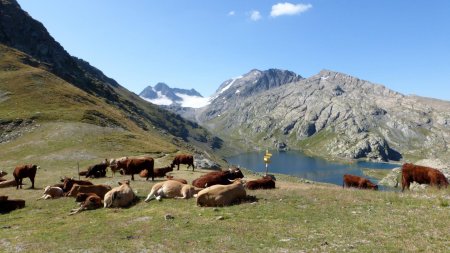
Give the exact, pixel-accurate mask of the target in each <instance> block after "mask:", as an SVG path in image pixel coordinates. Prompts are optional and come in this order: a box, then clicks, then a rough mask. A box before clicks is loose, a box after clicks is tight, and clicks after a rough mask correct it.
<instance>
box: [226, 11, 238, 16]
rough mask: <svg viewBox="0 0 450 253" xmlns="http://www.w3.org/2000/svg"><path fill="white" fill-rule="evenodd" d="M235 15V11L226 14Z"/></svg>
mask: <svg viewBox="0 0 450 253" xmlns="http://www.w3.org/2000/svg"><path fill="white" fill-rule="evenodd" d="M235 14H236V12H235V11H230V12H228V16H234V15H235Z"/></svg>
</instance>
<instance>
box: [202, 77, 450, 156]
mask: <svg viewBox="0 0 450 253" xmlns="http://www.w3.org/2000/svg"><path fill="white" fill-rule="evenodd" d="M278 73H279V72H278ZM260 75H261V72H259V71H251V72H250V73H248V74H246V75H244V76H243V77H240V78H237V79H232V80H229V81H226V82H225V83H224V84H222V85H221V88H219V90H218V92H217V93H216V97H215V99H214V100H212V102H211V104H210V105H208V106H206V107H205V108H202V109H201V110H198V111H197V112H196V113H197V115H196V116H195V119H196V120H197V121H198V122H199V123H200V124H201V125H203V126H205V127H207V128H209V129H210V130H212V131H214V132H215V133H218V134H219V135H220V136H221V138H222V139H225V140H230V139H232V140H233V141H238V142H241V143H242V144H243V146H247V147H249V148H250V149H251V148H253V147H262V148H266V147H272V148H273V147H278V146H279V143H283V145H282V146H283V149H285V148H290V149H303V150H306V151H309V152H311V153H314V154H315V155H319V156H326V157H334V158H346V159H347V158H350V159H356V158H368V159H371V160H379V161H388V160H401V159H402V158H403V157H405V156H411V157H417V158H425V157H443V156H448V147H449V143H450V102H446V101H440V100H435V99H428V98H422V97H416V96H405V95H403V94H400V93H398V92H395V91H392V90H390V89H388V88H386V87H384V86H382V85H378V84H373V83H370V82H368V81H365V80H361V79H358V78H355V77H352V76H349V75H346V74H342V73H338V72H334V71H329V70H323V71H321V72H320V73H318V74H317V75H314V76H312V77H310V78H307V79H303V78H300V77H299V76H296V75H295V74H290V75H289V76H290V77H291V78H279V77H278V79H279V80H294V81H292V82H290V83H283V82H277V85H263V87H265V88H264V89H256V88H254V87H253V86H252V85H253V83H255V84H256V83H258V81H256V82H255V80H256V79H255V77H256V76H260ZM294 76H296V77H294ZM269 80H270V79H269ZM262 83H264V82H262ZM247 86H249V87H250V88H247ZM243 91H249V92H243ZM256 91H257V92H256Z"/></svg>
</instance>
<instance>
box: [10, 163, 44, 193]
mask: <svg viewBox="0 0 450 253" xmlns="http://www.w3.org/2000/svg"><path fill="white" fill-rule="evenodd" d="M39 168H40V167H39V166H37V165H35V164H26V165H22V166H17V167H16V168H15V169H14V172H13V176H14V179H15V180H16V183H17V186H16V189H19V186H20V188H21V189H22V180H23V179H24V178H27V177H28V178H30V181H31V189H34V177H35V176H36V170H37V169H39Z"/></svg>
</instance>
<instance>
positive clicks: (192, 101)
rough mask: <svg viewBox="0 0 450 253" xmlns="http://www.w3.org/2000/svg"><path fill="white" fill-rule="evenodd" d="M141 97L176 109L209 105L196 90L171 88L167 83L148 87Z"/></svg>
mask: <svg viewBox="0 0 450 253" xmlns="http://www.w3.org/2000/svg"><path fill="white" fill-rule="evenodd" d="M139 96H140V97H141V98H143V99H145V100H147V101H149V102H150V103H153V104H157V105H167V106H169V105H172V106H174V107H176V106H180V107H196V108H197V107H202V106H204V105H206V104H207V103H208V98H204V97H203V96H202V95H201V94H200V93H199V92H198V91H196V90H195V89H190V90H187V89H180V88H171V87H169V86H168V85H167V84H165V83H157V84H156V85H155V87H152V86H147V87H146V88H145V89H144V90H143V91H142V92H141V93H139Z"/></svg>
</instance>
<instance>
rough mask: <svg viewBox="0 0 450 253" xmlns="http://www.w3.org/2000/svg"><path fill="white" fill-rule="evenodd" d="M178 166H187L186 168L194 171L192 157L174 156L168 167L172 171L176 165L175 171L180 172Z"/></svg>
mask: <svg viewBox="0 0 450 253" xmlns="http://www.w3.org/2000/svg"><path fill="white" fill-rule="evenodd" d="M180 164H187V168H188V169H189V166H192V171H194V169H195V166H194V157H193V156H192V155H176V156H175V158H174V159H173V161H172V164H171V165H170V167H171V168H172V169H173V168H174V167H175V165H177V170H180Z"/></svg>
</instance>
